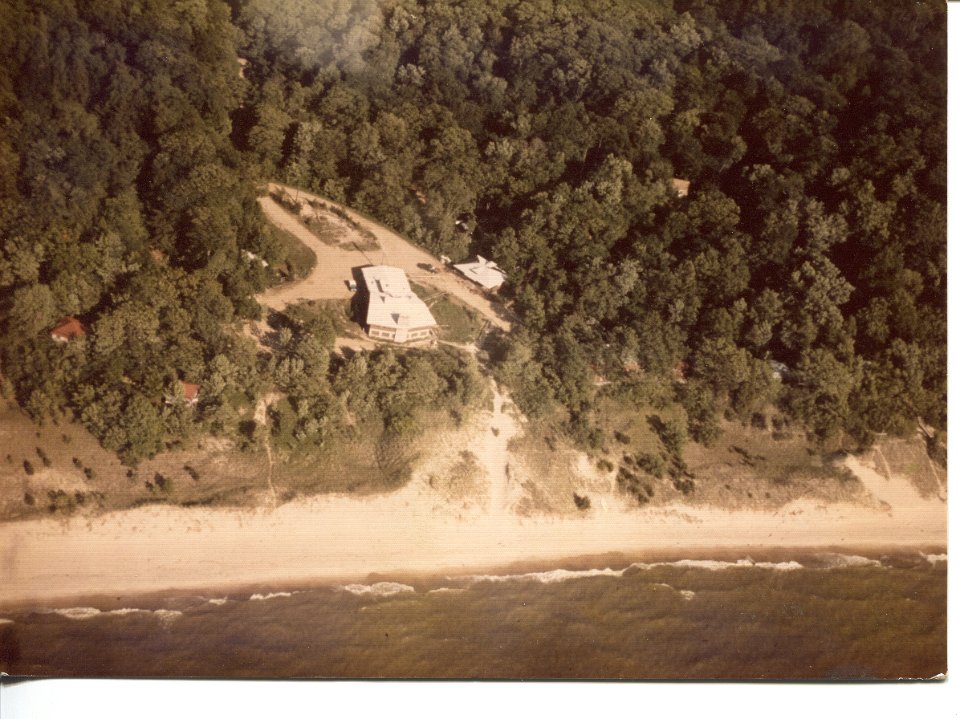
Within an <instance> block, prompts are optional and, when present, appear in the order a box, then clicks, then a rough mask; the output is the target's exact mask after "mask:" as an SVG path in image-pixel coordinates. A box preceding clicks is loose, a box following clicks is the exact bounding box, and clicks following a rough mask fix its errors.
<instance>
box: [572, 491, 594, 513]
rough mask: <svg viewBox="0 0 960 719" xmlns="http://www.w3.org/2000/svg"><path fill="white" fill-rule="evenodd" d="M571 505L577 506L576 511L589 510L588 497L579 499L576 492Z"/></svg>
mask: <svg viewBox="0 0 960 719" xmlns="http://www.w3.org/2000/svg"><path fill="white" fill-rule="evenodd" d="M573 503H574V504H575V505H577V509H579V510H581V511H586V510H588V509H590V497H581V496H580V495H579V494H577V493H576V492H574V493H573Z"/></svg>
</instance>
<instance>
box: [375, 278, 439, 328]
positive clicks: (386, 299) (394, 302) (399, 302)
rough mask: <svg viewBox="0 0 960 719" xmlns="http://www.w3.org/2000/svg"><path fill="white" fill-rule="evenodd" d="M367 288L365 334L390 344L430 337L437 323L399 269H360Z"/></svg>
mask: <svg viewBox="0 0 960 719" xmlns="http://www.w3.org/2000/svg"><path fill="white" fill-rule="evenodd" d="M360 273H361V274H362V275H363V282H364V284H365V285H366V288H367V294H368V300H367V319H366V325H367V334H369V335H370V336H371V337H374V338H376V339H382V340H390V341H392V342H415V341H417V340H425V339H428V338H430V337H432V336H433V333H434V331H435V329H436V327H437V321H436V320H435V319H433V315H432V314H430V309H429V308H428V307H427V305H426V304H425V303H424V301H423V300H421V299H420V298H419V297H417V296H416V295H415V294H414V293H413V290H412V289H411V288H410V283H409V282H408V281H407V276H406V274H405V273H404V271H403V270H401V269H400V268H399V267H387V266H386V265H374V266H372V267H363V268H361V270H360Z"/></svg>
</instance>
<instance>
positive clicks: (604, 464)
mask: <svg viewBox="0 0 960 719" xmlns="http://www.w3.org/2000/svg"><path fill="white" fill-rule="evenodd" d="M597 469H599V470H600V471H601V472H612V471H613V462H611V461H610V460H609V459H598V460H597Z"/></svg>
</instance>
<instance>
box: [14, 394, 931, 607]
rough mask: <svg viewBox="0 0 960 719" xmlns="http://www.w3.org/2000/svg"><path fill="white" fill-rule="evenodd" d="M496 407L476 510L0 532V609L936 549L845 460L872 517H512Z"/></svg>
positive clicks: (326, 507) (878, 480)
mask: <svg viewBox="0 0 960 719" xmlns="http://www.w3.org/2000/svg"><path fill="white" fill-rule="evenodd" d="M503 406H504V399H503V397H502V396H500V395H499V394H498V395H497V397H496V402H495V409H494V412H493V413H491V414H490V416H489V417H488V418H486V419H487V422H486V423H485V426H484V427H483V429H484V430H485V432H486V436H484V437H480V436H478V437H477V439H476V441H477V442H478V443H479V444H478V445H477V446H476V449H477V450H478V451H477V452H476V454H477V456H478V458H479V459H480V461H481V464H483V463H484V462H485V463H486V465H485V469H486V471H487V472H488V476H489V477H490V479H491V481H492V483H491V485H490V486H489V492H488V497H487V499H488V501H486V502H479V503H477V504H475V505H473V506H472V507H471V508H470V509H468V510H464V509H462V507H460V506H458V507H456V508H453V507H448V505H445V504H444V500H443V498H442V497H439V496H438V494H437V492H436V491H435V490H434V489H433V488H431V487H430V486H429V484H428V483H427V481H426V480H425V479H424V478H423V477H418V476H416V475H415V477H414V480H413V481H411V482H410V483H409V484H408V485H407V486H406V487H404V488H403V489H402V490H400V491H397V492H395V493H392V494H389V495H381V496H376V497H373V498H364V499H357V498H353V497H350V496H320V497H314V498H310V499H305V500H301V501H295V502H291V503H289V504H286V505H282V506H279V507H276V508H273V509H267V508H265V509H262V510H258V511H238V510H225V509H224V510H221V509H198V508H193V509H182V508H176V507H159V506H151V507H143V508H139V509H134V510H130V511H124V512H117V513H113V514H108V515H105V516H101V517H95V518H86V517H75V518H72V519H70V520H67V521H62V520H61V521H57V520H53V519H44V520H34V521H27V522H16V523H6V524H2V525H0V603H13V602H23V601H49V600H53V599H55V598H65V597H68V596H82V595H94V594H110V593H113V594H117V595H119V594H123V593H131V592H147V591H155V590H162V589H173V588H178V589H185V588H212V587H227V586H230V585H241V584H246V585H249V584H255V583H264V584H269V583H278V582H309V581H314V580H324V579H350V578H360V577H364V576H366V575H368V574H370V573H374V572H375V573H381V574H390V573H435V572H456V573H469V572H472V571H477V570H480V569H486V568H491V567H495V566H498V565H505V564H508V563H511V562H515V561H523V560H543V561H549V560H552V559H561V558H565V557H573V556H578V555H586V554H600V553H604V552H622V553H624V554H642V553H643V552H648V551H674V550H676V551H678V552H681V551H683V552H685V551H689V550H693V549H698V548H742V549H743V550H745V551H750V550H760V549H772V548H782V547H825V546H832V547H846V548H850V549H852V548H856V547H861V548H863V547H871V546H874V547H880V546H890V545H899V546H902V547H910V546H917V547H919V546H945V545H946V514H947V513H946V504H945V503H944V502H943V501H942V500H940V499H938V498H935V497H934V498H932V499H931V498H927V499H924V498H922V497H921V496H920V495H919V494H918V493H917V492H916V491H915V490H913V489H912V487H911V486H910V484H909V483H908V482H906V481H905V480H900V479H898V478H896V477H894V478H892V479H886V478H885V477H883V476H880V475H878V474H877V473H876V472H874V471H873V470H870V469H869V468H868V467H866V466H865V465H864V464H863V463H862V462H860V461H859V460H857V459H856V458H848V460H847V466H848V467H849V468H850V469H851V470H852V471H854V472H855V473H856V474H857V475H858V476H859V477H861V478H862V479H863V481H864V483H865V486H866V487H867V488H868V489H869V490H870V491H871V492H872V493H873V494H875V495H876V496H877V502H876V503H874V505H873V506H860V505H852V504H834V505H822V504H818V503H815V502H810V501H799V502H793V503H791V504H789V505H786V506H784V507H782V508H781V509H780V510H779V511H776V512H767V513H763V512H755V511H726V510H723V509H719V508H689V507H683V506H673V507H665V508H664V507H660V508H655V509H640V508H628V507H626V506H625V504H624V503H623V502H622V501H620V500H619V499H618V498H617V497H616V496H615V495H613V494H611V495H610V496H608V497H606V498H604V501H602V502H600V501H597V502H594V507H593V509H591V510H590V511H589V512H586V513H583V514H580V515H577V516H573V517H551V516H543V517H533V518H531V517H519V516H517V515H516V514H515V513H514V512H513V510H512V502H510V501H508V498H509V497H510V493H511V492H512V491H513V489H512V488H510V487H508V486H506V484H507V483H508V482H509V476H508V474H507V473H506V472H505V466H504V464H505V455H506V444H507V442H508V441H509V438H510V436H511V435H512V434H513V433H515V432H516V431H518V423H517V422H515V421H513V420H512V418H509V419H508V417H507V415H506V414H504V412H503ZM479 424H481V423H478V425H479ZM491 427H497V428H498V430H499V434H497V435H494V434H493V433H492V432H491ZM498 483H499V484H498ZM445 507H447V511H444V508H445Z"/></svg>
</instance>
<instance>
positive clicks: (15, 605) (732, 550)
mask: <svg viewBox="0 0 960 719" xmlns="http://www.w3.org/2000/svg"><path fill="white" fill-rule="evenodd" d="M946 552H947V547H946V543H943V544H922V543H917V544H914V543H910V544H902V543H901V544H891V543H880V542H878V543H874V544H869V545H859V546H854V545H847V546H836V545H806V546H801V545H797V546H786V547H770V546H760V547H758V546H756V545H754V546H742V547H738V546H725V547H712V546H701V547H687V548H684V549H680V550H676V551H673V550H664V549H655V550H650V551H644V552H640V553H632V552H631V553H625V552H617V551H613V552H605V553H601V554H585V555H578V556H570V557H564V558H554V559H548V558H536V559H528V560H520V561H514V562H510V563H508V564H497V565H477V566H475V567H470V568H468V569H465V568H458V569H456V570H454V569H447V568H443V567H439V568H436V569H434V570H430V571H423V572H410V571H402V570H401V571H398V572H396V573H392V572H391V573H383V572H369V573H367V574H364V575H350V576H346V575H345V576H339V577H334V576H325V577H322V578H321V577H313V578H303V577H300V578H288V579H283V578H278V579H276V580H270V581H269V582H268V581H266V580H262V579H259V580H238V581H237V582H232V583H228V584H195V585H194V584H190V585H184V586H180V587H164V588H154V589H145V590H142V591H138V590H134V591H115V592H104V591H99V592H86V593H82V594H74V593H65V594H60V595H56V596H51V597H47V598H44V599H41V598H39V597H36V598H32V597H31V598H20V599H13V600H6V599H0V613H2V614H24V613H32V612H38V611H39V612H46V611H54V610H60V609H67V608H74V607H78V606H84V607H87V606H89V607H95V608H97V609H99V610H101V611H104V612H109V611H111V610H116V609H122V608H125V607H129V606H130V603H131V602H135V603H137V604H142V605H147V610H148V611H149V610H150V609H151V608H153V607H155V606H161V605H164V604H166V603H168V602H171V601H176V600H178V599H184V598H197V599H206V600H208V601H209V600H210V599H216V598H219V597H221V596H222V597H224V598H229V600H230V601H250V600H252V598H253V597H254V595H257V594H260V595H267V596H264V597H263V598H270V597H269V596H268V595H270V594H274V595H275V596H289V595H293V594H298V593H304V592H313V591H318V590H323V589H342V588H343V585H347V584H366V585H372V584H376V583H380V582H384V583H397V584H405V585H410V586H415V587H416V591H418V592H419V591H420V590H421V589H425V588H426V587H428V586H431V585H435V584H438V583H447V582H449V583H452V584H456V585H460V584H467V583H468V582H469V580H470V579H472V578H476V577H513V578H517V577H519V576H520V575H537V574H543V573H548V572H551V571H555V570H564V571H570V572H584V571H590V570H614V571H625V570H628V569H630V568H631V567H633V566H635V565H638V564H645V563H648V564H657V563H663V564H671V563H675V562H681V561H686V560H702V561H716V562H737V561H738V560H744V559H749V560H751V561H753V562H755V563H757V564H761V563H787V562H799V563H800V564H803V565H804V567H803V568H804V569H808V570H821V571H829V569H832V568H842V567H844V565H842V564H841V565H838V566H837V567H830V568H827V567H816V566H808V565H806V564H804V562H807V561H809V560H810V559H814V560H816V559H818V558H822V557H824V556H825V555H826V556H829V555H837V556H842V557H862V558H866V559H868V560H880V559H882V558H898V557H899V558H903V559H906V558H915V559H919V557H926V556H929V555H932V556H936V555H946ZM928 561H929V560H928ZM931 564H932V565H933V563H931ZM852 566H855V565H847V568H850V567H852ZM744 568H747V569H750V568H752V567H751V566H750V565H744ZM761 568H762V567H761ZM477 581H481V582H482V581H483V580H477ZM530 581H537V580H536V579H535V578H533V577H531V578H530ZM428 591H429V590H428ZM244 595H249V596H244Z"/></svg>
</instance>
